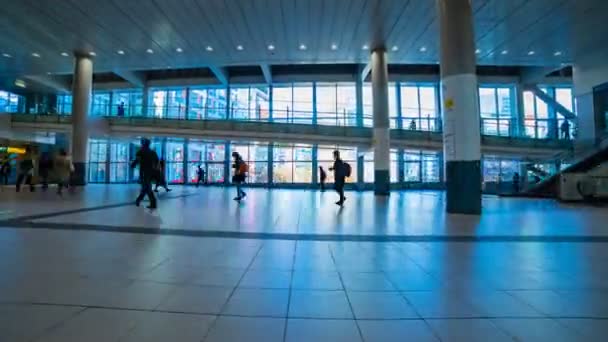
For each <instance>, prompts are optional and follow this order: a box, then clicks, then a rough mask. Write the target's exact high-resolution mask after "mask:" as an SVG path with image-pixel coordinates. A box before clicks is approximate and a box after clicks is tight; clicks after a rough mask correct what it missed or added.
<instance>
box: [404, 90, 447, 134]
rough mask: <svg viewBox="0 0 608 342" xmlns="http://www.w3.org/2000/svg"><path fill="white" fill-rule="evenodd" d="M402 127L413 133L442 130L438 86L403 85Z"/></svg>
mask: <svg viewBox="0 0 608 342" xmlns="http://www.w3.org/2000/svg"><path fill="white" fill-rule="evenodd" d="M401 125H402V127H403V129H409V130H412V131H417V130H419V131H439V130H441V127H440V126H441V121H440V120H439V114H438V111H437V88H436V86H434V85H411V84H403V85H401Z"/></svg>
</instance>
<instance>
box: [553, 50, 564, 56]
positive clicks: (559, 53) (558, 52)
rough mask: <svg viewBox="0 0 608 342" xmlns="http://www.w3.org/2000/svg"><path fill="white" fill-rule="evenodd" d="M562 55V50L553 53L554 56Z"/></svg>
mask: <svg viewBox="0 0 608 342" xmlns="http://www.w3.org/2000/svg"><path fill="white" fill-rule="evenodd" d="M561 55H562V52H561V51H555V52H554V53H553V56H555V57H557V56H561Z"/></svg>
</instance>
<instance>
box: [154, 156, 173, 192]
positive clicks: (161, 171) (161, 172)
mask: <svg viewBox="0 0 608 342" xmlns="http://www.w3.org/2000/svg"><path fill="white" fill-rule="evenodd" d="M166 165H167V163H165V160H164V159H162V158H161V160H160V161H159V162H158V168H157V170H156V187H155V188H154V192H158V187H159V186H160V187H161V188H165V191H166V192H169V191H171V189H169V188H168V187H167V177H166V174H167V173H166V171H167V168H166Z"/></svg>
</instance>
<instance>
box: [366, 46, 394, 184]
mask: <svg viewBox="0 0 608 342" xmlns="http://www.w3.org/2000/svg"><path fill="white" fill-rule="evenodd" d="M371 63H372V68H371V73H372V103H373V112H374V113H373V114H374V193H375V194H376V195H379V196H388V195H389V194H390V185H391V176H390V166H391V165H390V121H389V113H388V108H389V106H388V66H387V63H386V50H385V49H384V48H377V49H374V50H373V51H372V55H371Z"/></svg>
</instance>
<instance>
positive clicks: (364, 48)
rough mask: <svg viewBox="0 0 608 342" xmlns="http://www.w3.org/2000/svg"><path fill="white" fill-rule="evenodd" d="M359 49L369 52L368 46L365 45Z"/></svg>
mask: <svg viewBox="0 0 608 342" xmlns="http://www.w3.org/2000/svg"><path fill="white" fill-rule="evenodd" d="M361 49H363V50H369V46H368V45H367V44H365V45H363V46H362V47H361Z"/></svg>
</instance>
